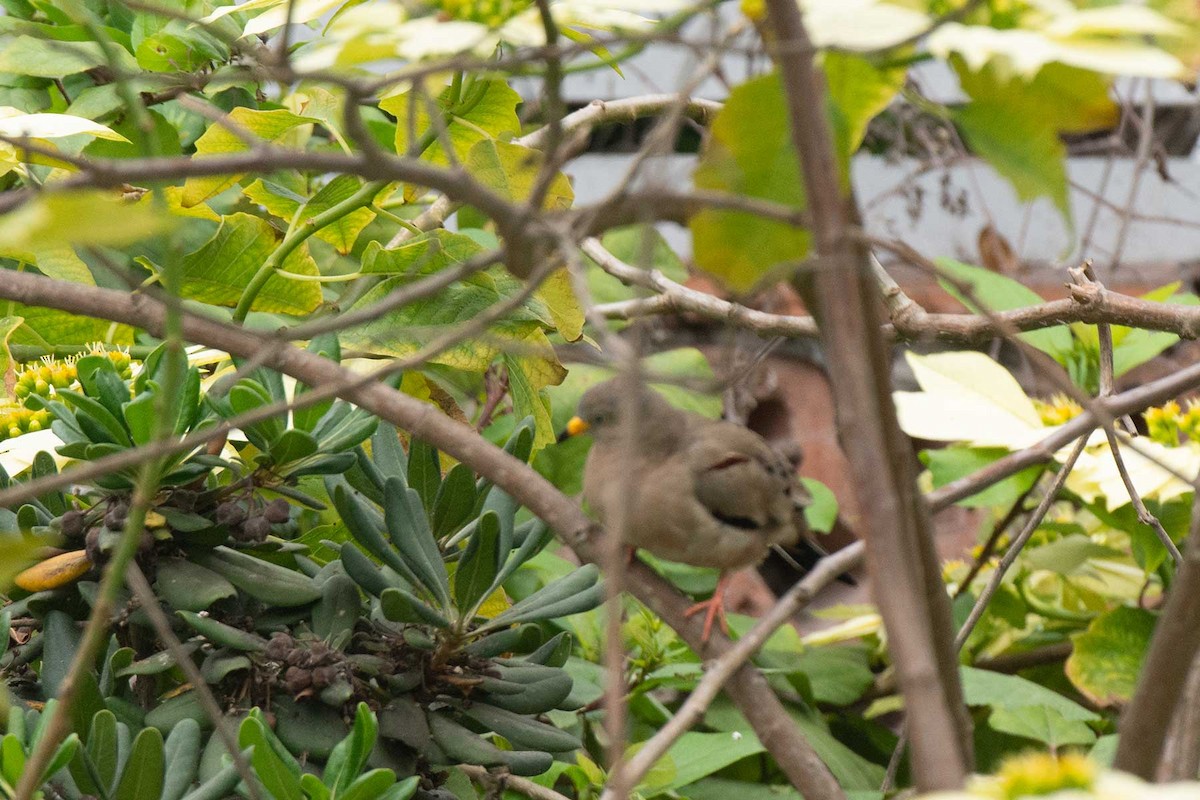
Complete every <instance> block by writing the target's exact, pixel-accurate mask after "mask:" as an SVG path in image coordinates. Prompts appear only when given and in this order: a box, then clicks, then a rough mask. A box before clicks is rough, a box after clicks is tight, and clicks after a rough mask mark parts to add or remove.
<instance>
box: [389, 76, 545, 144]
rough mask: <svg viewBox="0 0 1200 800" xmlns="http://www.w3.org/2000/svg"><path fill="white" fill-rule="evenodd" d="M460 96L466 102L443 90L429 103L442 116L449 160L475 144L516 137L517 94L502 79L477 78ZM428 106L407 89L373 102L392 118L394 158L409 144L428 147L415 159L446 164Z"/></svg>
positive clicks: (517, 119)
mask: <svg viewBox="0 0 1200 800" xmlns="http://www.w3.org/2000/svg"><path fill="white" fill-rule="evenodd" d="M464 94H466V95H468V98H464V99H465V100H466V102H463V101H462V100H460V101H458V102H456V101H455V98H454V96H453V93H452V91H451V89H450V88H449V87H448V88H447V89H446V90H445V91H443V92H442V93H441V94H440V95H439V96H438V97H437V98H436V99H435V100H434V103H433V104H434V106H435V107H436V108H437V113H439V114H442V115H443V116H444V120H445V134H444V135H445V137H446V138H448V139H449V141H450V145H451V149H452V151H453V153H454V160H455V161H459V162H461V161H463V160H464V159H465V158H466V155H467V153H468V152H470V150H471V148H472V147H473V146H474V145H475V144H476V143H478V142H481V141H484V140H485V139H497V138H499V137H501V136H504V135H505V134H512V135H515V134H518V133H520V131H521V121H520V119H519V118H518V117H517V106H518V105H519V104H520V103H521V96H520V95H519V94H517V93H516V92H515V91H513V90H512V89H511V88H510V87H509V85H508V82H507V81H505V80H500V79H497V80H478V82H477V83H475V85H474V86H473V87H472V88H471V89H468V90H467V91H466V92H465V93H464ZM429 106H430V103H427V102H425V98H422V97H420V96H416V95H415V93H413V92H411V91H408V92H403V93H401V94H395V95H392V96H391V97H386V98H384V99H383V100H381V101H380V103H379V107H380V108H381V109H382V110H384V111H386V112H388V113H389V114H391V115H392V116H394V117H395V118H396V152H397V153H398V154H400V155H405V154H407V153H409V150H410V148H411V147H413V145H418V146H419V145H421V144H426V143H428V147H427V148H426V149H425V150H424V152H423V153H421V152H417V153H415V155H417V156H421V157H423V158H425V159H426V160H428V161H432V162H433V163H435V164H449V163H450V159H449V158H448V157H447V155H446V150H445V147H444V146H443V143H442V141H443V140H442V136H443V134H442V133H441V132H440V131H438V130H437V128H436V127H435V126H434V125H433V123H432V120H431V118H430V114H429ZM410 129H411V130H413V131H415V133H416V137H415V138H414V139H410V138H409V131H410ZM431 137H435V138H431ZM413 149H415V148H413Z"/></svg>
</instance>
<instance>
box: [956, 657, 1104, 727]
mask: <svg viewBox="0 0 1200 800" xmlns="http://www.w3.org/2000/svg"><path fill="white" fill-rule="evenodd" d="M960 672H961V674H962V685H963V700H964V701H965V702H966V704H967V705H969V706H991V707H992V708H1005V709H1009V710H1015V709H1021V708H1029V707H1040V708H1046V709H1049V710H1051V711H1054V712H1055V713H1057V714H1060V715H1061V716H1062V717H1063V719H1069V720H1078V721H1081V722H1090V721H1093V720H1099V719H1100V715H1099V714H1097V713H1096V712H1095V711H1092V710H1091V709H1089V708H1084V707H1083V706H1081V705H1079V704H1078V703H1076V702H1074V701H1072V700H1068V699H1067V698H1065V697H1063V696H1062V695H1061V694H1058V693H1057V692H1055V691H1053V690H1051V689H1047V688H1046V687H1044V686H1041V685H1039V684H1037V683H1034V682H1033V681H1031V680H1026V679H1025V678H1022V677H1020V676H1017V675H1004V674H1002V673H999V672H989V671H988V670H982V669H976V668H975V667H960Z"/></svg>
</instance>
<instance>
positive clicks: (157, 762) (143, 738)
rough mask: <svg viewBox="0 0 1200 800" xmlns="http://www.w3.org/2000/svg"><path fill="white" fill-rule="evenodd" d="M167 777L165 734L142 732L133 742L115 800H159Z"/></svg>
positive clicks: (148, 729) (150, 731)
mask: <svg viewBox="0 0 1200 800" xmlns="http://www.w3.org/2000/svg"><path fill="white" fill-rule="evenodd" d="M165 777H166V768H165V765H164V761H163V737H162V733H161V732H160V731H159V730H158V729H157V728H142V731H141V733H139V734H138V735H137V738H135V739H134V740H133V749H132V750H131V751H130V753H129V759H128V760H127V761H126V762H125V771H124V772H122V773H121V781H120V783H118V784H117V791H116V794H115V795H114V797H115V800H146V798H157V797H159V796H160V795H161V794H162V790H163V780H164V778H165Z"/></svg>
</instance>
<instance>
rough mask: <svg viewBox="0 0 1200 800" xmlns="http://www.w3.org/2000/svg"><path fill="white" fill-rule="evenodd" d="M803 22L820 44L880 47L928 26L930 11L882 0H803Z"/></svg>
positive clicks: (815, 42) (824, 45) (823, 45)
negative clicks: (923, 11) (926, 11)
mask: <svg viewBox="0 0 1200 800" xmlns="http://www.w3.org/2000/svg"><path fill="white" fill-rule="evenodd" d="M800 7H801V8H802V9H803V11H804V25H805V27H806V28H807V29H808V33H809V36H811V37H812V40H813V43H814V44H815V45H817V46H818V47H821V48H825V47H838V48H841V49H845V50H880V49H883V48H886V47H891V46H892V45H895V44H898V43H900V42H903V41H905V40H907V39H910V38H912V37H914V36H917V35H918V34H921V33H924V32H925V31H926V30H928V29H929V27H930V23H931V21H932V20H931V19H930V17H929V15H928V14H924V13H922V12H920V11H915V10H913V9H911V8H905V7H904V6H903V5H902V4H899V3H888V2H881V1H880V0H803V1H802V2H801V3H800Z"/></svg>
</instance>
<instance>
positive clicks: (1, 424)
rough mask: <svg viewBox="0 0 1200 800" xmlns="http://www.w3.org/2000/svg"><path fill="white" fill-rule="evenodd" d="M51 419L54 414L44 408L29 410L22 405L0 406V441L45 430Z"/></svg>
mask: <svg viewBox="0 0 1200 800" xmlns="http://www.w3.org/2000/svg"><path fill="white" fill-rule="evenodd" d="M53 419H54V416H53V415H52V414H51V413H50V412H49V411H46V410H44V409H43V410H40V411H31V410H30V409H28V408H25V407H24V406H0V441H3V440H5V439H13V438H16V437H17V436H20V435H21V434H24V433H33V432H34V431H41V430H45V429H46V428H49V427H50V422H51V421H52V420H53Z"/></svg>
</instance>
